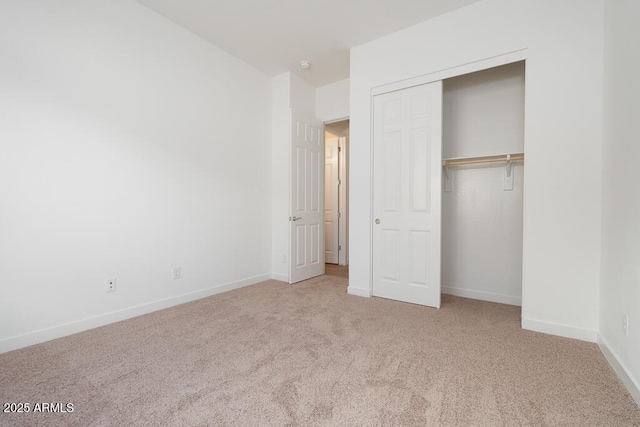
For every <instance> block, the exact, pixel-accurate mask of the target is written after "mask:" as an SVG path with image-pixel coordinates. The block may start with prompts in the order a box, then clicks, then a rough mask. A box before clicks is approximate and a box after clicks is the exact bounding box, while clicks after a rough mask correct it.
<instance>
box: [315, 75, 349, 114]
mask: <svg viewBox="0 0 640 427" xmlns="http://www.w3.org/2000/svg"><path fill="white" fill-rule="evenodd" d="M316 117H317V118H318V119H319V120H321V121H323V122H330V121H333V120H339V119H344V118H348V117H349V79H344V80H340V81H338V82H335V83H331V84H328V85H325V86H321V87H319V88H316Z"/></svg>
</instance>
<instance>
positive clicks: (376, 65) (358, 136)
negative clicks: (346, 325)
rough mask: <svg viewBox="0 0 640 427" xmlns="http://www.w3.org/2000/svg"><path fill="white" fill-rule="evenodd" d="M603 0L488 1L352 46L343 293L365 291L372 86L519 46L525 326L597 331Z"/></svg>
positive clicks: (571, 332)
mask: <svg viewBox="0 0 640 427" xmlns="http://www.w3.org/2000/svg"><path fill="white" fill-rule="evenodd" d="M603 7H604V6H603V1H602V0H586V1H585V0H568V1H563V2H556V1H552V0H543V1H541V0H522V1H517V2H514V1H512V0H484V1H481V2H478V3H474V4H473V5H470V6H467V7H465V8H462V9H458V10H456V11H453V12H451V13H449V14H446V15H443V16H441V17H438V18H435V19H432V20H430V21H426V22H423V23H421V24H418V25H416V26H414V27H411V28H407V29H405V30H402V31H399V32H397V33H394V34H391V35H389V36H387V37H383V38H380V39H378V40H375V41H373V42H370V43H367V44H364V45H362V46H359V47H356V48H354V49H352V51H351V78H350V88H351V89H350V103H351V108H350V116H351V164H350V166H351V173H350V179H351V181H350V183H351V193H350V194H351V200H350V209H351V220H350V230H351V235H350V239H351V241H350V244H351V254H350V258H351V259H350V265H351V269H350V282H349V283H350V285H349V286H350V287H349V292H351V293H354V294H358V295H366V294H368V293H369V292H370V283H371V255H370V254H371V252H370V250H371V236H370V229H371V215H370V207H371V179H370V177H371V143H370V141H371V132H370V130H371V120H370V117H371V90H372V88H375V87H378V86H381V85H386V84H388V83H391V82H397V81H401V80H404V79H410V78H413V77H416V76H420V75H426V74H429V73H434V72H437V71H441V70H445V69H448V68H451V67H456V66H460V65H463V64H470V63H473V62H475V61H482V60H484V59H487V58H492V57H495V56H498V55H502V54H505V53H508V52H514V51H516V50H520V49H526V55H527V80H526V105H525V111H526V117H525V122H526V127H525V144H526V155H527V160H526V164H527V166H526V177H525V207H524V228H525V243H524V260H523V261H524V264H523V268H524V274H523V281H524V283H523V286H524V289H523V326H524V327H525V328H528V329H534V330H538V331H543V332H550V333H554V334H559V335H565V336H571V337H576V338H581V339H586V340H591V341H593V340H595V338H596V331H597V328H598V289H599V276H600V268H599V265H600V228H601V223H600V222H601V212H600V200H601V191H600V190H601V158H600V155H601V150H602V68H603V59H602V49H603V20H602V11H603ZM576 156H577V157H576Z"/></svg>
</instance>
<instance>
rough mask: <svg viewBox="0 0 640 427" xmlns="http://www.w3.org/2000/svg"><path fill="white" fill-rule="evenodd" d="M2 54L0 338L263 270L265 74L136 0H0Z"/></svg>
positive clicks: (24, 335) (80, 323)
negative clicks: (112, 284)
mask: <svg viewBox="0 0 640 427" xmlns="http://www.w3.org/2000/svg"><path fill="white" fill-rule="evenodd" d="M0 58H2V66H1V67H0V94H1V95H0V147H1V150H0V151H1V152H2V155H1V157H0V163H1V165H0V182H2V185H0V200H2V208H1V209H0V277H1V278H2V279H1V280H0V295H1V296H0V351H6V350H9V349H12V348H16V347H20V346H24V345H28V344H32V343H34V342H38V341H41V340H46V339H49V338H52V337H55V336H59V335H64V334H67V333H72V332H75V331H78V330H82V329H85V328H88V327H92V326H97V325H100V324H103V323H107V322H110V321H115V320H120V319H122V318H126V317H129V316H131V315H135V314H140V313H143V312H146V311H150V310H154V309H158V308H162V307H166V306H168V305H172V304H175V303H178V302H182V301H186V300H189V299H194V298H198V297H202V296H205V295H208V294H212V293H216V292H219V291H220V290H226V289H229V288H230V287H234V286H240V285H245V284H248V283H254V282H257V281H261V280H264V279H266V278H268V277H269V276H270V272H271V265H270V263H271V217H270V216H271V215H270V212H271V165H270V164H269V162H265V161H264V159H265V158H269V157H270V153H271V150H270V144H269V141H270V134H271V129H270V125H271V117H270V108H271V107H270V103H271V99H270V92H271V89H270V85H271V80H270V79H269V78H268V77H266V76H265V75H263V74H261V73H260V72H258V71H256V70H255V69H253V68H251V67H249V66H247V65H246V64H245V63H243V62H241V61H239V60H238V59H236V58H234V57H232V56H230V55H229V54H227V53H225V52H224V51H222V50H220V49H217V48H215V47H213V46H212V45H210V44H208V43H206V42H205V41H203V40H202V39H200V38H199V37H196V36H194V35H192V34H191V33H188V32H187V31H185V30H183V29H181V28H179V27H177V26H176V25H174V24H173V23H171V22H169V21H168V20H166V19H164V18H162V17H161V16H160V15H158V14H156V13H154V12H151V11H150V10H148V9H147V8H145V7H144V6H142V5H140V4H138V3H136V2H133V1H125V2H121V1H117V2H111V1H107V0H101V1H100V0H96V1H91V2H86V1H82V0H68V1H65V2H50V1H44V0H42V1H35V0H34V1H28V2H24V1H17V0H16V1H3V2H2V3H1V5H0ZM174 266H180V267H181V268H182V278H181V279H180V280H171V270H172V267H174ZM109 277H116V278H117V291H116V292H114V293H106V292H105V279H106V278H109ZM224 285H227V286H224Z"/></svg>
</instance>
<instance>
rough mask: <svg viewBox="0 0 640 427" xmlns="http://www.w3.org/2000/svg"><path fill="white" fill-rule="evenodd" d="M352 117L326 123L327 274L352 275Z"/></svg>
mask: <svg viewBox="0 0 640 427" xmlns="http://www.w3.org/2000/svg"><path fill="white" fill-rule="evenodd" d="M348 174H349V120H348V119H346V120H338V121H333V122H329V123H325V173H324V177H325V186H324V188H325V190H324V191H325V198H324V206H325V208H324V209H325V211H324V248H325V252H324V259H325V274H327V275H330V276H338V277H343V278H348V277H349V229H348V227H349V176H348Z"/></svg>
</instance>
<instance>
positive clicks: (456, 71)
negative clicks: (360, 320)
mask: <svg viewBox="0 0 640 427" xmlns="http://www.w3.org/2000/svg"><path fill="white" fill-rule="evenodd" d="M528 56H529V55H528V49H527V48H523V49H518V50H515V51H512V52H506V53H504V54H502V55H496V56H492V57H489V58H485V59H481V60H478V61H473V62H469V63H466V64H462V65H459V66H455V67H450V68H445V69H443V70H439V71H434V72H432V73H428V74H423V75H420V76H416V77H413V78H408V79H404V80H400V81H396V82H391V83H387V84H384V85H380V86H376V87H373V88H371V91H370V93H369V105H370V112H369V114H370V115H371V116H370V117H371V121H370V126H371V127H370V129H369V132H370V138H369V146H370V150H369V151H370V155H371V157H370V159H369V160H370V164H371V166H372V167H371V168H370V174H371V175H370V177H369V182H370V186H369V191H370V195H369V200H370V203H369V242H371V244H370V245H369V293H368V295H362V294H360V293H357V295H361V296H368V297H371V296H373V262H374V260H373V232H374V230H373V192H374V188H373V182H374V181H373V179H374V170H373V161H374V160H373V154H374V153H373V136H374V133H373V132H374V130H373V126H374V120H373V105H374V103H373V101H374V97H375V96H377V95H382V94H385V93H388V92H395V91H398V90H402V89H408V88H410V87H414V86H420V85H424V84H428V83H433V82H435V81H438V80H446V79H450V78H453V77H458V76H462V75H465V74H470V73H474V72H476V71H483V70H488V69H490V68H495V67H500V66H502V65H507V64H512V63H514V62H520V61H524V62H525V75H526V74H527V71H526V69H527V59H528ZM525 91H526V86H525ZM525 99H526V94H525ZM526 115H527V113H526V101H525V128H526V126H527V123H526V122H527V119H526ZM526 135H527V134H526V132H525V135H524V153H525V155H526V152H527V136H526ZM522 203H523V212H526V206H527V174H526V173H525V174H524V179H523V202H522ZM522 234H523V236H522V256H523V258H524V257H525V251H526V247H527V245H526V238H527V232H526V221H524V222H523V226H522ZM524 270H525V265H524V264H523V266H522V312H523V313H524V307H525V295H526V294H525V289H524V273H525V271H524Z"/></svg>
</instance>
